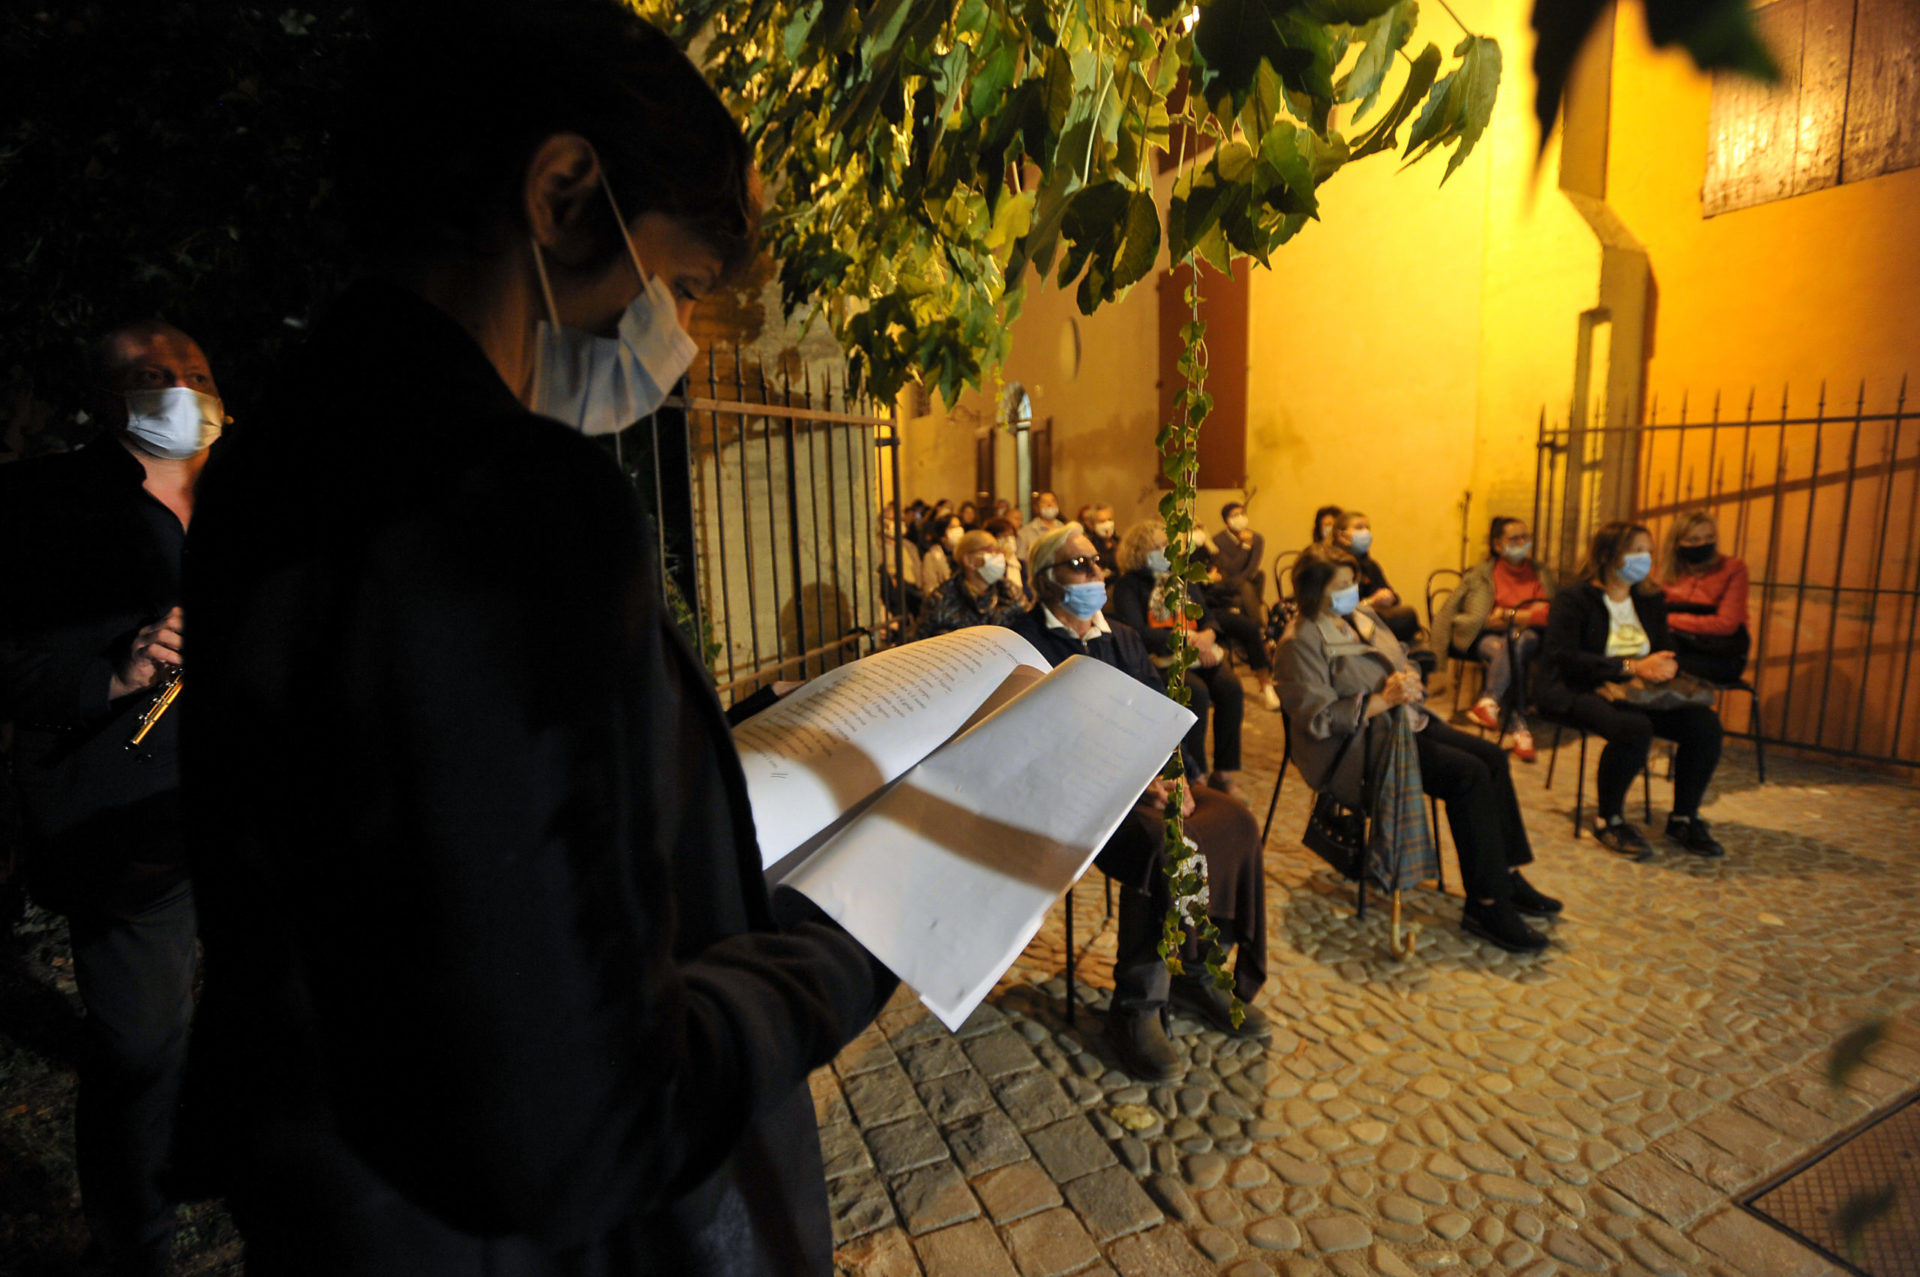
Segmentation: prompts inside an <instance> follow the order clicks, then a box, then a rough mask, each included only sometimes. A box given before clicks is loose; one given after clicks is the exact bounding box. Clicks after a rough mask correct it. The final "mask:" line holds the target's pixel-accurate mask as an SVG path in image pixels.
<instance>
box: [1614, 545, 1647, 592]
mask: <svg viewBox="0 0 1920 1277" xmlns="http://www.w3.org/2000/svg"><path fill="white" fill-rule="evenodd" d="M1652 571H1653V556H1652V555H1651V554H1648V553H1647V552H1646V551H1645V550H1642V551H1640V552H1639V553H1638V554H1629V555H1628V556H1627V557H1626V558H1624V559H1621V560H1620V568H1619V570H1618V571H1617V572H1615V573H1614V575H1615V576H1618V577H1619V578H1620V579H1621V580H1622V581H1625V582H1626V583H1627V584H1628V585H1638V584H1640V582H1642V581H1644V580H1646V579H1647V575H1648V574H1649V573H1651V572H1652Z"/></svg>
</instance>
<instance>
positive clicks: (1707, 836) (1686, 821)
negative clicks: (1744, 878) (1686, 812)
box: [1667, 816, 1727, 860]
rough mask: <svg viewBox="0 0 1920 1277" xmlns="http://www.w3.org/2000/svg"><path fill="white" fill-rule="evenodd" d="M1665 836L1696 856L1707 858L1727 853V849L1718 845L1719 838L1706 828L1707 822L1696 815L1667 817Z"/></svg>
mask: <svg viewBox="0 0 1920 1277" xmlns="http://www.w3.org/2000/svg"><path fill="white" fill-rule="evenodd" d="M1667 837H1669V838H1671V839H1673V840H1674V841H1675V842H1677V843H1679V844H1680V846H1681V847H1682V848H1683V849H1684V850H1687V851H1690V852H1692V853H1693V854H1694V855H1696V856H1705V857H1707V858H1708V859H1709V860H1711V859H1713V858H1714V857H1715V856H1724V855H1726V854H1727V849H1726V848H1725V847H1722V846H1721V845H1720V842H1719V840H1718V839H1716V838H1715V837H1714V836H1713V833H1712V831H1711V830H1709V829H1708V828H1707V822H1706V821H1704V820H1702V819H1700V817H1698V816H1693V817H1685V816H1669V817H1667Z"/></svg>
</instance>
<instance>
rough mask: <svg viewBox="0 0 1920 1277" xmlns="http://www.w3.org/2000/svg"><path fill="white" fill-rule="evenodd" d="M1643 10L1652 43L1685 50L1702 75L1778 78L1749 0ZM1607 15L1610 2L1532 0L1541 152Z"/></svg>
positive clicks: (1684, 0)
mask: <svg viewBox="0 0 1920 1277" xmlns="http://www.w3.org/2000/svg"><path fill="white" fill-rule="evenodd" d="M1645 7H1646V15H1647V34H1648V35H1649V36H1650V37H1651V38H1652V40H1653V43H1654V44H1655V45H1656V46H1657V47H1660V48H1666V47H1667V46H1669V45H1673V44H1679V45H1682V46H1684V47H1685V48H1686V50H1687V52H1688V53H1689V54H1691V55H1692V57H1693V64H1694V65H1695V66H1697V67H1699V68H1700V69H1701V70H1702V71H1735V72H1739V73H1741V74H1743V75H1750V76H1753V77H1754V78H1756V79H1759V80H1764V81H1766V82H1768V83H1773V82H1775V81H1777V80H1778V79H1779V78H1780V69H1779V68H1778V67H1777V66H1776V65H1775V64H1774V61H1773V56H1772V54H1770V53H1769V52H1768V50H1767V47H1766V44H1765V42H1764V41H1762V40H1761V39H1760V33H1759V29H1758V28H1757V27H1756V26H1755V25H1754V10H1753V6H1751V5H1750V4H1749V3H1748V0H1646V6H1645ZM1603 14H1604V15H1605V16H1606V17H1607V18H1608V19H1609V20H1611V19H1612V16H1613V6H1612V5H1610V4H1608V3H1606V0H1534V6H1533V30H1534V35H1535V37H1536V38H1535V41H1534V46H1533V74H1534V79H1535V81H1536V83H1537V88H1536V89H1535V92H1534V98H1533V114H1534V118H1535V119H1536V120H1538V121H1539V124H1540V147H1541V149H1542V150H1545V149H1546V145H1547V137H1548V135H1549V134H1550V133H1551V132H1552V131H1553V122H1554V120H1555V119H1556V118H1557V117H1558V116H1559V114H1560V99H1561V97H1562V95H1563V94H1564V93H1565V92H1566V87H1567V77H1568V76H1569V75H1571V74H1572V73H1573V65H1574V63H1575V62H1576V61H1578V60H1579V57H1580V50H1581V49H1582V48H1584V47H1585V46H1586V43H1587V39H1588V36H1589V35H1590V34H1591V32H1592V30H1593V27H1594V24H1595V23H1596V22H1598V21H1599V20H1600V18H1601V16H1602V15H1603Z"/></svg>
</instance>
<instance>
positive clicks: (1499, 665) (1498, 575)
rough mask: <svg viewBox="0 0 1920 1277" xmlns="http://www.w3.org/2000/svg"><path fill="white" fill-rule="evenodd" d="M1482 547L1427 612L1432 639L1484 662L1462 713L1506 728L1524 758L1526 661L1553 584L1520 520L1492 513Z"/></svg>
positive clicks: (1529, 747) (1529, 752)
mask: <svg viewBox="0 0 1920 1277" xmlns="http://www.w3.org/2000/svg"><path fill="white" fill-rule="evenodd" d="M1487 551H1488V553H1487V557H1486V558H1485V559H1483V560H1482V561H1481V562H1480V563H1478V564H1476V565H1474V566H1473V567H1471V568H1469V569H1467V572H1466V575H1465V576H1463V577H1462V578H1461V579H1460V584H1459V585H1458V586H1457V587H1455V589H1454V591H1453V593H1451V594H1449V595H1448V596H1447V598H1446V601H1445V602H1444V603H1442V604H1441V605H1440V607H1439V610H1438V611H1437V612H1436V613H1435V614H1434V617H1433V633H1434V639H1435V642H1436V643H1438V642H1445V643H1446V644H1447V647H1448V649H1449V651H1448V655H1450V656H1459V657H1472V658H1473V659H1475V660H1477V661H1479V662H1480V663H1481V664H1482V665H1484V666H1486V670H1487V677H1486V680H1485V682H1484V683H1483V684H1482V686H1481V688H1480V698H1479V699H1478V700H1476V701H1475V702H1474V703H1473V708H1472V709H1470V710H1468V711H1467V717H1468V718H1471V719H1472V720H1473V721H1474V722H1476V723H1478V724H1479V725H1480V726H1482V727H1484V728H1486V729H1487V730H1488V731H1492V732H1499V731H1501V730H1503V729H1504V730H1509V731H1511V732H1512V733H1513V752H1514V754H1515V755H1516V756H1517V757H1518V758H1519V759H1520V761H1521V762H1523V763H1530V762H1532V761H1533V759H1534V749H1533V732H1532V731H1531V730H1530V729H1529V728H1528V727H1527V720H1526V718H1525V716H1524V711H1525V708H1526V703H1527V663H1528V661H1529V660H1530V659H1531V658H1532V656H1533V654H1534V653H1535V652H1536V651H1538V650H1539V647H1540V636H1541V634H1542V632H1543V631H1544V630H1545V629H1546V624H1547V600H1548V599H1551V598H1552V597H1553V595H1554V590H1555V588H1556V586H1557V584H1558V583H1557V582H1556V581H1555V579H1554V575H1553V571H1552V570H1551V569H1550V568H1547V567H1546V566H1544V565H1542V564H1539V563H1535V562H1534V561H1533V532H1532V530H1531V529H1529V528H1528V527H1527V521H1526V520H1525V519H1514V518H1510V517H1508V516H1506V515H1501V516H1499V517H1497V518H1495V519H1494V521H1493V527H1492V528H1491V529H1490V530H1489V531H1488V533H1487Z"/></svg>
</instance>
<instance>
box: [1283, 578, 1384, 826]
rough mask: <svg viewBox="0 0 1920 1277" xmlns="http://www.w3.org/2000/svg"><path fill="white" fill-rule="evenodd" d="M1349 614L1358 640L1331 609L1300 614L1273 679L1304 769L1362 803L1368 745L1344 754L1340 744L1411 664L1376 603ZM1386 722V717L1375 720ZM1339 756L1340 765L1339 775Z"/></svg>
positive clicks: (1316, 783)
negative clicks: (1370, 700)
mask: <svg viewBox="0 0 1920 1277" xmlns="http://www.w3.org/2000/svg"><path fill="white" fill-rule="evenodd" d="M1349 619H1350V620H1351V621H1352V622H1353V624H1354V628H1355V629H1357V630H1359V631H1360V632H1361V633H1362V634H1364V635H1367V637H1366V638H1364V639H1360V638H1355V637H1354V635H1353V634H1352V633H1350V632H1349V631H1347V630H1346V629H1345V628H1344V627H1342V626H1341V625H1340V623H1339V622H1338V621H1337V620H1336V619H1335V618H1334V616H1333V614H1332V613H1330V612H1322V613H1321V614H1320V615H1319V616H1317V617H1312V618H1309V617H1304V616H1297V617H1295V618H1294V619H1293V622H1292V624H1290V625H1288V626H1287V630H1286V633H1285V634H1282V635H1281V636H1280V650H1279V653H1278V654H1277V656H1276V657H1275V659H1274V667H1273V677H1274V683H1275V684H1276V686H1277V688H1278V690H1279V693H1280V707H1281V709H1283V710H1284V711H1285V712H1286V715H1287V729H1288V731H1289V733H1290V734H1291V739H1292V743H1293V761H1294V762H1295V763H1296V764H1297V765H1298V766H1299V768H1300V774H1301V775H1303V776H1305V777H1306V778H1307V784H1309V785H1311V786H1312V787H1313V788H1314V789H1315V790H1316V791H1320V790H1325V791H1328V792H1330V793H1332V794H1333V796H1334V797H1335V798H1337V799H1339V800H1340V801H1341V802H1343V803H1345V804H1347V805H1348V806H1349V807H1357V806H1359V805H1360V798H1361V792H1360V789H1361V780H1362V777H1363V775H1364V771H1365V762H1364V754H1365V752H1366V750H1365V744H1364V742H1362V741H1355V742H1354V743H1353V746H1352V747H1351V748H1350V749H1348V750H1347V751H1346V755H1345V757H1340V747H1341V746H1342V745H1343V744H1344V743H1345V742H1346V740H1347V738H1348V737H1349V736H1351V735H1352V734H1353V733H1354V731H1355V729H1357V728H1358V727H1359V726H1360V725H1361V724H1362V723H1363V722H1365V721H1366V712H1367V710H1366V698H1367V697H1368V696H1370V695H1372V694H1373V693H1375V692H1377V691H1379V690H1380V689H1381V688H1382V687H1384V686H1386V682H1387V676H1388V675H1390V674H1392V673H1394V672H1396V671H1399V670H1405V669H1411V668H1412V666H1411V665H1409V664H1408V662H1407V653H1406V650H1405V649H1404V648H1402V647H1401V646H1400V640H1399V639H1396V638H1395V637H1394V636H1393V634H1392V632H1391V631H1389V630H1388V629H1387V626H1386V623H1385V622H1384V621H1382V620H1381V619H1380V618H1379V617H1378V616H1375V615H1374V613H1373V609H1371V608H1369V607H1366V606H1364V605H1362V606H1361V607H1359V608H1357V609H1356V610H1355V611H1354V613H1353V616H1352V617H1351V618H1349ZM1385 723H1386V716H1385V715H1382V716H1380V717H1379V718H1376V719H1375V720H1374V724H1373V725H1374V726H1381V727H1383V726H1384V724H1385ZM1369 734H1371V733H1369ZM1376 748H1377V746H1376ZM1336 758H1340V771H1339V774H1338V775H1333V774H1331V773H1332V772H1333V765H1334V760H1335V759H1336Z"/></svg>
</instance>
